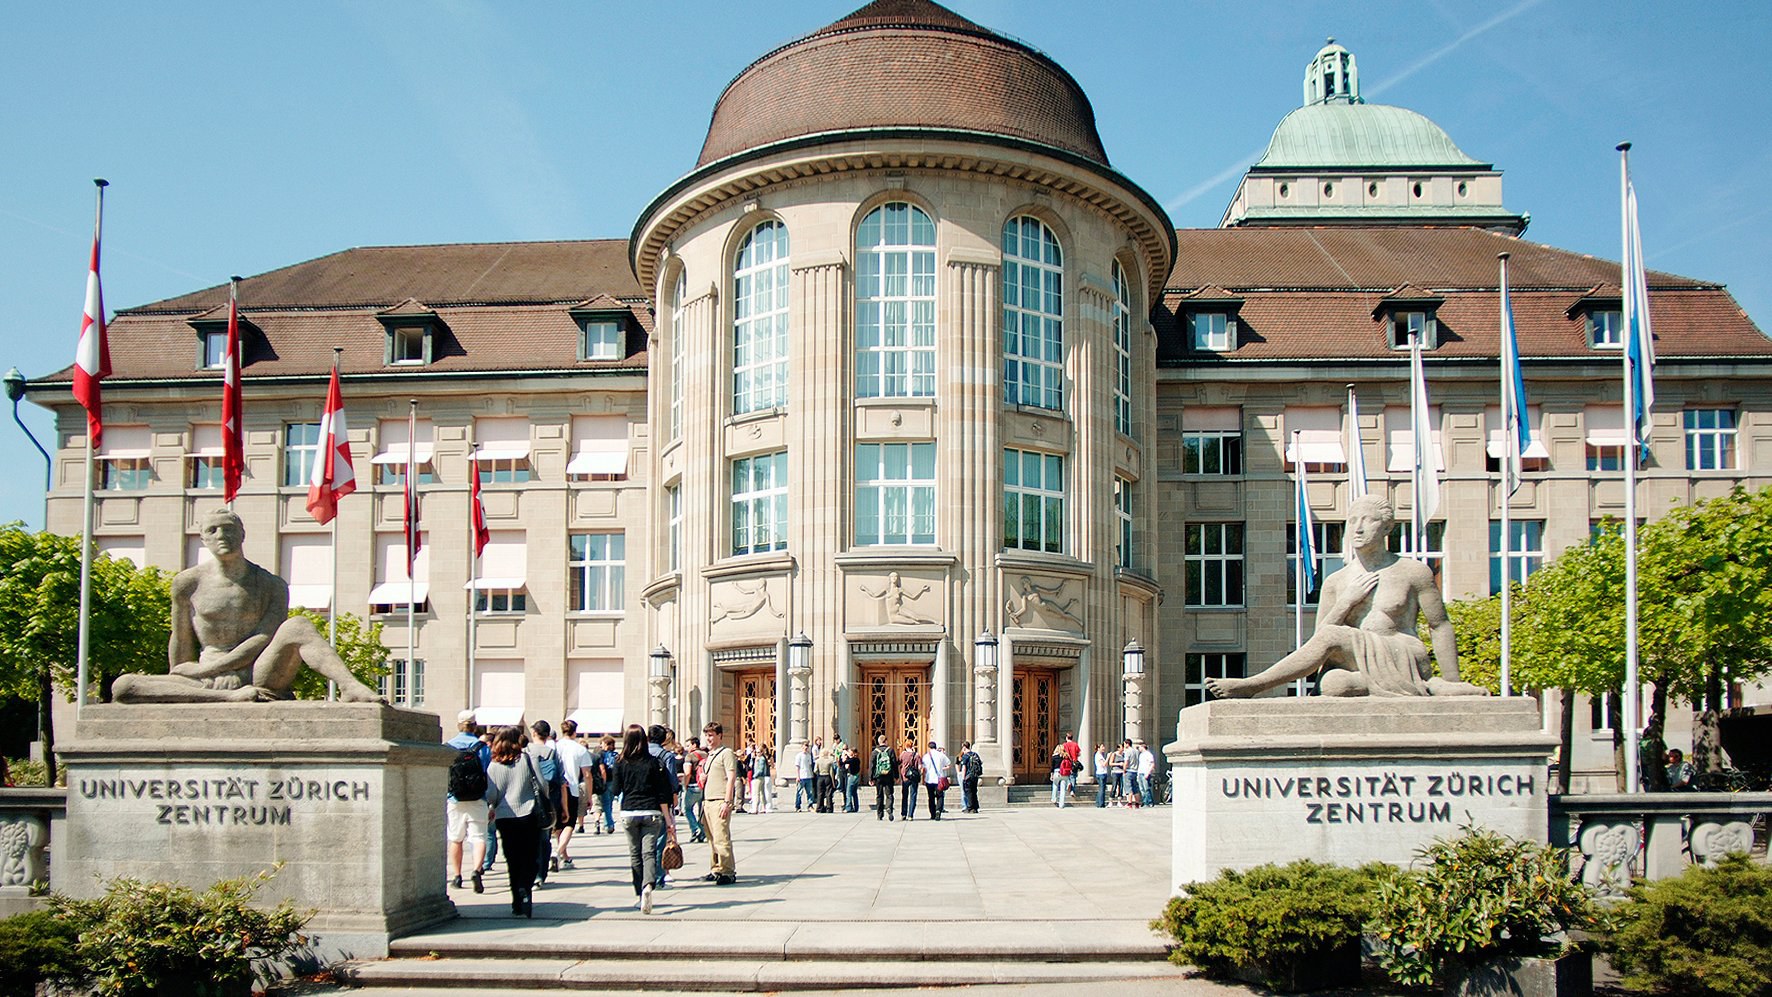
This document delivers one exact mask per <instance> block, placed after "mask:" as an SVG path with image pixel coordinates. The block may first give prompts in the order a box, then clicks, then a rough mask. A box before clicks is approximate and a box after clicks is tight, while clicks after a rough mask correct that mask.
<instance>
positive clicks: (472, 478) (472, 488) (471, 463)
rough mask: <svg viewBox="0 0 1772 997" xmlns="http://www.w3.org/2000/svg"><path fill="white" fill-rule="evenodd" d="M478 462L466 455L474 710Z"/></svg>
mask: <svg viewBox="0 0 1772 997" xmlns="http://www.w3.org/2000/svg"><path fill="white" fill-rule="evenodd" d="M479 484H480V463H479V461H476V460H475V459H474V455H473V453H472V452H471V451H470V452H469V454H468V493H469V494H468V709H470V710H471V709H474V666H475V644H476V642H477V640H478V639H479V635H480V610H479V599H480V553H479V548H480V530H479V521H478V518H477V517H478V516H479V509H478V508H477V504H478V503H479V501H480V496H479V494H478V492H479V487H478V486H479Z"/></svg>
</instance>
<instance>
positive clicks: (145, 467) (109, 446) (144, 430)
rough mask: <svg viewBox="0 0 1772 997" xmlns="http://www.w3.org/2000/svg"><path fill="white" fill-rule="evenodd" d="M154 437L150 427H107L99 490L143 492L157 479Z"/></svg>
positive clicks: (100, 449) (102, 444)
mask: <svg viewBox="0 0 1772 997" xmlns="http://www.w3.org/2000/svg"><path fill="white" fill-rule="evenodd" d="M152 452H153V437H152V436H151V435H150V434H149V432H148V427H146V426H106V427H105V434H104V442H103V443H101V444H100V445H99V451H98V473H99V484H98V487H99V490H101V491H108V492H139V491H144V490H146V489H147V488H148V487H149V486H150V485H152V484H153V482H154V465H153V462H152V461H150V460H149V459H148V457H149V454H150V453H152Z"/></svg>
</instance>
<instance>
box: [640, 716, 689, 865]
mask: <svg viewBox="0 0 1772 997" xmlns="http://www.w3.org/2000/svg"><path fill="white" fill-rule="evenodd" d="M646 741H647V747H646V750H647V751H648V752H650V753H651V754H652V756H653V757H654V758H657V759H658V760H659V763H660V764H662V765H663V766H664V770H665V776H666V778H667V779H669V780H670V784H671V795H670V797H669V799H668V801H667V802H669V803H670V805H671V808H670V810H669V811H667V819H668V820H669V822H670V832H671V834H672V835H675V834H676V833H677V816H676V815H677V814H678V813H679V812H680V811H681V809H682V806H683V759H682V758H680V757H678V755H677V749H676V743H677V732H676V731H673V730H671V729H670V728H669V727H666V726H665V725H663V724H653V725H652V726H650V727H648V728H646ZM665 841H666V839H665V837H664V836H662V835H661V836H659V837H658V838H656V839H655V840H654V842H653V846H652V847H653V863H654V864H653V870H654V873H655V875H656V877H657V878H655V879H653V881H652V885H653V886H655V887H657V888H659V889H663V888H664V885H665V883H667V882H669V881H670V878H671V877H670V875H669V874H668V873H666V871H665V867H664V847H665Z"/></svg>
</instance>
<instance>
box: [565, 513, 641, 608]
mask: <svg viewBox="0 0 1772 997" xmlns="http://www.w3.org/2000/svg"><path fill="white" fill-rule="evenodd" d="M570 542H571V548H572V549H571V553H570V554H569V558H568V561H567V565H566V567H567V588H568V589H569V590H570V600H569V605H568V608H569V609H571V611H572V612H574V613H619V612H621V611H622V610H623V609H624V608H625V606H626V603H625V602H623V591H622V589H623V582H624V581H625V576H626V573H627V535H626V534H624V533H574V534H572V536H571V538H570Z"/></svg>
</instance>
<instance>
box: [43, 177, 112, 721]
mask: <svg viewBox="0 0 1772 997" xmlns="http://www.w3.org/2000/svg"><path fill="white" fill-rule="evenodd" d="M93 184H94V185H96V186H97V187H98V207H97V209H96V210H95V211H94V213H93V217H92V246H93V269H94V271H95V273H94V275H93V276H91V277H89V278H88V280H97V279H98V278H97V275H96V270H97V267H98V245H99V235H100V234H101V232H102V231H103V229H104V218H105V188H106V187H108V186H110V185H109V184H108V183H107V182H106V181H104V180H94V181H93ZM104 310H105V303H104V296H103V295H102V294H101V295H100V296H99V300H98V311H99V314H97V315H93V316H91V318H92V320H93V323H94V324H95V325H97V327H98V328H99V330H100V331H99V333H98V335H100V336H103V335H104V332H103V329H104V325H105V316H104ZM99 355H100V356H102V355H103V346H102V345H101V346H100V348H99ZM97 449H98V448H97V447H95V446H94V445H93V441H92V433H91V431H90V428H89V429H88V432H87V434H86V471H85V477H83V478H81V479H80V480H81V482H82V485H81V496H80V625H79V626H80V629H79V638H78V650H77V652H76V654H75V667H74V719H76V720H78V719H79V718H80V709H81V707H83V706H84V705H85V704H86V683H87V669H86V659H87V652H88V651H89V650H90V646H91V644H90V641H91V623H92V504H93V495H92V492H93V481H92V474H93V469H94V467H95V466H96V465H97V463H98V461H97V459H96V458H95V455H94V451H95V450H97ZM43 529H44V530H45V531H48V529H49V521H48V520H47V519H45V520H44V522H43Z"/></svg>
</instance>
